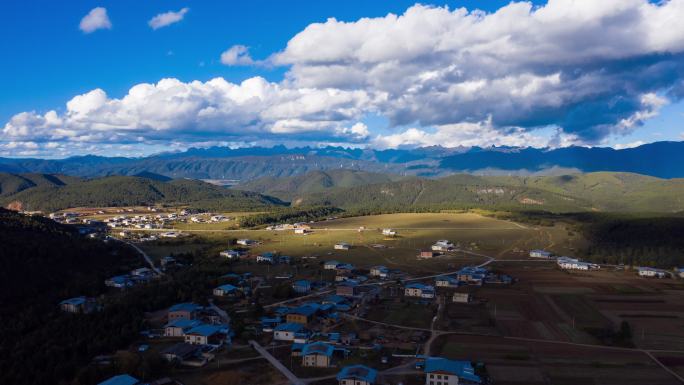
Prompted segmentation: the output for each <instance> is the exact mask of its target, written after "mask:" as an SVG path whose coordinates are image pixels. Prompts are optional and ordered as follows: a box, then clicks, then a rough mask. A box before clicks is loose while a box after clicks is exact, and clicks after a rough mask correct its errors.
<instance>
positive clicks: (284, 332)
mask: <svg viewBox="0 0 684 385" xmlns="http://www.w3.org/2000/svg"><path fill="white" fill-rule="evenodd" d="M303 331H304V325H302V324H300V323H296V322H286V323H283V324H280V325H278V326H276V328H275V329H273V339H274V340H276V341H294V340H295V335H296V334H297V333H301V332H303Z"/></svg>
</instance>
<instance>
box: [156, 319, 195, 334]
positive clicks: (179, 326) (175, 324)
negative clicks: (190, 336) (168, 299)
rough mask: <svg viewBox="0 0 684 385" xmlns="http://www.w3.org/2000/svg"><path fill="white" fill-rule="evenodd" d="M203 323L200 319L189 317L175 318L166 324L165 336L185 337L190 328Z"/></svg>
mask: <svg viewBox="0 0 684 385" xmlns="http://www.w3.org/2000/svg"><path fill="white" fill-rule="evenodd" d="M199 325H201V322H200V321H196V320H187V319H182V318H181V319H175V320H173V321H169V323H167V324H166V325H164V336H165V337H183V336H185V333H186V332H187V331H189V330H190V329H192V328H194V327H196V326H199Z"/></svg>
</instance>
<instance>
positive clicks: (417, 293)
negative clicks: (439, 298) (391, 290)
mask: <svg viewBox="0 0 684 385" xmlns="http://www.w3.org/2000/svg"><path fill="white" fill-rule="evenodd" d="M404 296H406V297H415V298H427V299H430V298H435V288H434V287H433V286H430V285H424V284H422V283H410V284H408V285H406V286H405V287H404Z"/></svg>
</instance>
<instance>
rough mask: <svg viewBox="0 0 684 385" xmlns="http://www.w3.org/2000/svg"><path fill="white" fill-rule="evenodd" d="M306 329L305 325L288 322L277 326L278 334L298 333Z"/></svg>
mask: <svg viewBox="0 0 684 385" xmlns="http://www.w3.org/2000/svg"><path fill="white" fill-rule="evenodd" d="M303 329H304V325H302V324H299V323H294V322H286V323H284V324H280V325H278V326H276V328H275V331H277V332H298V331H301V330H303Z"/></svg>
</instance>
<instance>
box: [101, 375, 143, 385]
mask: <svg viewBox="0 0 684 385" xmlns="http://www.w3.org/2000/svg"><path fill="white" fill-rule="evenodd" d="M138 383H140V381H138V380H137V379H136V378H135V377H131V376H129V375H128V374H120V375H118V376H114V377H111V378H110V379H108V380H105V381H102V382H100V383H99V384H98V385H135V384H138Z"/></svg>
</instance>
